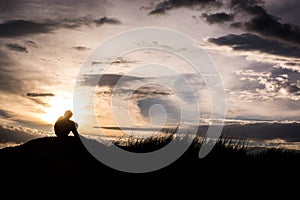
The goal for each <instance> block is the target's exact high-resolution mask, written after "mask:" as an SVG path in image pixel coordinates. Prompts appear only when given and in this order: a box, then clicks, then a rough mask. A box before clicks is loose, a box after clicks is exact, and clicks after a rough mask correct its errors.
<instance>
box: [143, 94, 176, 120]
mask: <svg viewBox="0 0 300 200" xmlns="http://www.w3.org/2000/svg"><path fill="white" fill-rule="evenodd" d="M154 105H160V106H162V107H163V108H164V111H162V110H161V109H152V110H151V112H150V108H151V107H152V106H154ZM137 106H138V107H139V108H140V113H141V114H142V116H143V117H144V118H146V119H149V120H150V116H149V113H151V120H152V123H153V124H160V123H162V122H161V121H160V120H162V115H163V113H162V112H165V114H166V116H167V118H166V122H165V123H180V118H181V108H180V106H179V105H178V102H176V101H174V99H171V98H159V97H156V98H155V97H148V98H144V99H140V100H138V101H137Z"/></svg>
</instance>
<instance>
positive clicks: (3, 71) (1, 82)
mask: <svg viewBox="0 0 300 200" xmlns="http://www.w3.org/2000/svg"><path fill="white" fill-rule="evenodd" d="M14 65H15V61H14V60H13V59H12V58H11V57H10V56H9V55H8V54H7V53H5V52H4V51H2V50H1V49H0V90H2V91H5V92H10V93H19V92H20V91H22V89H23V87H24V86H23V85H22V83H21V82H22V80H21V79H20V78H19V77H18V76H17V75H16V74H15V72H14V71H13V66H14Z"/></svg>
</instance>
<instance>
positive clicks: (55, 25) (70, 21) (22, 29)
mask: <svg viewBox="0 0 300 200" xmlns="http://www.w3.org/2000/svg"><path fill="white" fill-rule="evenodd" d="M120 23H121V21H120V20H118V19H115V18H107V17H102V18H100V19H99V20H94V19H93V18H91V17H77V18H64V19H55V20H50V19H46V20H40V21H32V20H9V21H5V22H3V23H1V24H0V37H21V36H27V35H33V34H41V33H52V32H54V31H55V30H57V29H60V28H66V29H77V28H79V27H81V26H92V25H102V24H115V25H117V24H120Z"/></svg>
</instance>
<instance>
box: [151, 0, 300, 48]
mask: <svg viewBox="0 0 300 200" xmlns="http://www.w3.org/2000/svg"><path fill="white" fill-rule="evenodd" d="M263 3H264V1H262V0H230V1H221V0H220V1H218V0H188V1H181V0H168V1H162V2H160V3H158V4H157V6H156V7H155V8H154V9H153V10H152V11H150V13H149V14H163V13H165V11H166V10H170V9H173V8H180V7H189V8H197V6H198V7H199V6H200V8H201V10H204V12H205V13H204V14H202V16H203V17H204V19H206V21H207V22H208V23H210V24H213V23H223V22H226V21H230V20H233V18H234V19H236V20H235V21H234V22H233V23H232V24H231V27H235V28H239V29H243V30H246V31H250V32H254V33H258V34H260V35H263V36H267V37H272V38H275V39H277V40H283V41H286V42H289V43H297V44H300V28H299V27H298V26H296V25H292V24H288V23H282V22H281V21H280V19H278V18H277V17H275V16H273V15H271V14H270V13H268V11H267V10H266V9H265V8H264V6H263ZM211 7H214V9H216V10H218V9H219V11H220V12H219V13H216V14H209V12H211ZM225 11H226V12H225ZM227 12H228V13H230V14H227Z"/></svg>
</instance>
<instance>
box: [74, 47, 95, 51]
mask: <svg viewBox="0 0 300 200" xmlns="http://www.w3.org/2000/svg"><path fill="white" fill-rule="evenodd" d="M72 48H73V49H75V50H77V51H88V50H91V49H90V48H88V47H84V46H76V47H72Z"/></svg>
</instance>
